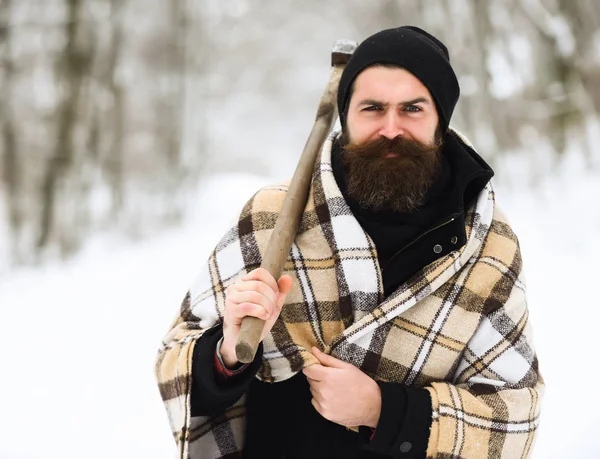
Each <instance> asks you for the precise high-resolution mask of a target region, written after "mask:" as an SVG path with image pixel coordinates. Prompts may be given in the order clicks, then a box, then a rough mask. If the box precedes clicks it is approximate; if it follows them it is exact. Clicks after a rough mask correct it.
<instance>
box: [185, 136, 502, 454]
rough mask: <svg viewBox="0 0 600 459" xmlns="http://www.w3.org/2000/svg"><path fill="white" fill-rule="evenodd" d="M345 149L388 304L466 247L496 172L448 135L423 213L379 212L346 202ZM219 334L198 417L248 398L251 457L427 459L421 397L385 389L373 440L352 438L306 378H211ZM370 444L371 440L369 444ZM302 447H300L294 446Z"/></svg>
mask: <svg viewBox="0 0 600 459" xmlns="http://www.w3.org/2000/svg"><path fill="white" fill-rule="evenodd" d="M340 155H341V147H340V146H339V145H338V144H335V145H334V148H333V150H332V166H333V173H334V176H335V178H336V181H337V182H338V185H339V187H340V189H341V191H342V193H343V194H344V196H345V198H346V200H347V202H348V204H349V205H350V207H351V209H352V211H353V213H354V215H355V216H356V218H357V220H358V221H359V223H360V224H361V225H362V226H363V228H364V229H365V231H366V232H367V233H368V234H369V236H370V237H371V238H372V239H373V242H374V243H375V246H376V247H377V251H378V256H379V261H380V264H381V267H382V276H383V284H384V291H385V295H386V296H388V295H389V294H390V293H392V292H393V291H394V290H395V289H396V288H397V287H398V286H400V285H401V284H402V283H403V282H405V281H407V280H408V279H409V278H410V277H411V276H412V275H414V274H415V273H417V272H418V271H419V270H420V269H421V268H423V267H424V266H426V265H427V264H429V263H431V262H433V261H434V260H436V259H437V258H439V257H442V256H444V255H446V254H448V253H449V252H451V251H453V250H456V249H458V248H460V247H462V246H463V245H464V244H465V243H466V233H465V228H464V214H465V209H466V207H467V205H468V204H470V202H471V201H472V200H473V199H474V198H475V197H476V196H477V195H478V194H479V192H480V191H481V189H482V188H483V187H484V186H485V184H486V183H487V182H488V181H489V180H490V178H491V177H492V175H493V172H492V170H491V169H490V167H489V166H488V165H487V164H486V163H485V162H484V161H483V160H482V159H481V158H480V157H479V156H478V155H477V154H476V153H475V152H474V151H473V150H472V149H470V148H469V147H466V146H465V145H464V144H463V143H462V142H459V141H458V139H457V138H456V137H455V136H454V134H449V135H447V136H446V139H445V144H444V150H443V167H442V173H441V175H440V178H439V180H438V181H437V184H436V186H434V187H432V189H431V190H430V192H429V194H428V196H427V203H426V204H425V206H424V208H422V209H420V211H419V212H417V213H416V214H397V213H396V214H390V213H381V212H379V213H375V212H373V211H371V210H369V209H363V208H361V207H360V205H358V203H357V202H355V201H354V200H352V199H351V198H349V197H348V196H347V193H346V180H345V171H344V167H343V162H342V160H341V156H340ZM221 336H222V328H221V325H220V324H218V325H216V326H215V327H213V328H212V329H210V330H208V331H207V332H206V333H205V334H204V335H203V336H202V337H201V338H200V339H199V340H198V342H197V343H196V346H195V348H194V356H193V371H192V373H193V383H192V398H191V403H192V416H200V415H211V416H216V415H218V414H220V413H222V412H223V411H224V410H225V409H226V408H228V407H229V406H231V405H232V404H233V403H235V402H236V401H237V400H238V399H239V398H240V397H241V396H242V395H243V394H244V393H246V394H247V413H246V415H247V417H246V420H247V427H246V444H245V456H244V457H245V458H264V459H269V458H277V459H280V458H286V459H296V458H298V459H307V458H309V459H335V458H344V459H353V458H356V459H359V458H360V459H376V458H382V457H393V458H407V459H408V458H424V457H425V450H426V448H427V442H428V439H429V428H430V426H431V399H430V396H429V392H428V391H426V390H425V389H420V388H412V387H408V386H406V385H404V384H401V383H379V386H380V389H381V395H382V410H381V416H380V419H379V423H378V426H377V429H376V430H375V433H374V435H373V432H372V431H371V429H369V428H366V427H360V431H359V433H358V434H357V433H355V432H353V431H350V430H348V429H346V428H345V427H343V426H340V425H338V424H335V423H333V422H330V421H328V420H326V419H325V418H323V417H322V416H321V415H320V414H319V413H318V412H317V411H316V410H315V409H314V408H313V406H312V404H311V394H310V391H309V385H308V382H307V380H306V377H305V376H304V375H303V374H302V373H298V374H297V375H296V376H294V377H293V378H291V379H289V380H287V381H283V382H279V383H276V384H269V383H264V382H261V381H259V380H258V379H256V378H255V375H256V373H257V372H258V370H259V368H260V365H261V361H262V346H261V347H260V348H259V350H258V352H257V355H256V358H255V360H254V362H252V363H251V364H250V365H249V367H248V368H246V369H245V370H244V371H243V372H241V373H240V374H238V375H235V376H233V377H230V378H229V379H227V380H223V379H222V378H220V377H219V376H218V375H217V374H216V373H215V369H214V356H215V350H216V344H217V342H218V341H219V339H220V338H221ZM371 437H372V438H371ZM299 438H302V439H306V440H305V441H303V442H302V443H300V444H299V442H298V439H299Z"/></svg>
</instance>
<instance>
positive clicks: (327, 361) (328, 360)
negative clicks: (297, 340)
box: [312, 346, 347, 368]
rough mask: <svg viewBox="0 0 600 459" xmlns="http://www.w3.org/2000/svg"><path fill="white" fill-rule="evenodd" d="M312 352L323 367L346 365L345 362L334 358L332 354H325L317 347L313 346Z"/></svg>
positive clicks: (341, 366) (342, 366)
mask: <svg viewBox="0 0 600 459" xmlns="http://www.w3.org/2000/svg"><path fill="white" fill-rule="evenodd" d="M312 353H313V355H314V356H315V357H316V358H317V359H318V360H319V362H321V365H323V366H324V367H330V368H344V367H345V366H346V365H347V363H346V362H344V361H343V360H340V359H336V358H335V357H333V356H332V355H329V354H325V353H324V352H322V351H321V350H320V349H319V348H317V347H314V346H313V348H312Z"/></svg>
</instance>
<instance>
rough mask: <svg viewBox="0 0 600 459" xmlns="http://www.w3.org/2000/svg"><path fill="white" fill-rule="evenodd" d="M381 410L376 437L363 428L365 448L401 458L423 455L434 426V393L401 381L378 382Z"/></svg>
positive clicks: (362, 436) (422, 456)
mask: <svg viewBox="0 0 600 459" xmlns="http://www.w3.org/2000/svg"><path fill="white" fill-rule="evenodd" d="M378 384H379V387H380V389H381V414H380V416H379V423H378V424H377V429H375V434H374V435H373V438H370V437H371V435H372V431H371V429H369V428H368V427H361V428H360V436H361V439H362V441H363V445H364V446H363V449H365V450H366V451H371V452H374V453H378V454H381V455H383V456H387V457H393V458H398V459H423V458H425V456H426V451H427V443H428V441H429V430H430V429H431V416H432V408H431V396H430V395H429V392H428V391H427V390H425V389H415V388H412V387H408V386H406V385H404V384H398V383H383V382H380V383H378Z"/></svg>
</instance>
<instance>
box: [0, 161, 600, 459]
mask: <svg viewBox="0 0 600 459" xmlns="http://www.w3.org/2000/svg"><path fill="white" fill-rule="evenodd" d="M269 182H272V180H269V179H267V178H260V177H256V176H248V175H218V176H215V177H213V178H212V179H211V180H210V181H208V182H207V183H206V184H205V185H204V186H203V187H202V189H201V190H200V192H199V194H198V197H197V200H196V203H195V206H194V212H195V213H194V216H193V217H192V218H190V220H189V221H188V222H187V223H186V224H185V225H184V226H182V227H181V228H178V229H174V230H171V231H168V232H166V233H164V234H162V235H160V236H157V237H155V238H151V239H148V240H146V241H144V242H140V243H138V244H132V245H125V244H119V243H118V242H115V241H114V239H113V238H111V237H110V236H107V237H104V238H103V237H98V238H97V239H96V240H95V241H94V242H93V243H92V244H90V246H89V247H88V248H87V249H86V250H85V251H84V252H83V253H82V254H80V255H79V256H77V257H76V258H74V259H72V260H71V261H70V262H68V263H66V264H62V265H48V266H46V267H45V268H43V269H31V270H18V271H16V272H14V273H13V274H12V275H11V276H10V277H8V278H5V279H3V280H2V281H0V305H2V310H1V312H2V320H1V321H0V336H1V337H2V339H3V341H4V343H5V352H4V356H3V358H2V379H1V385H2V393H3V394H4V400H3V402H2V407H1V410H0V458H3V459H33V458H36V459H37V458H39V459H41V458H63V459H69V458H73V459H79V458H81V457H86V458H88V459H94V458H98V459H100V458H108V457H110V458H123V459H125V458H131V457H144V458H146V459H154V458H156V459H158V458H165V457H172V456H173V454H174V447H173V444H172V440H171V437H170V430H169V427H168V424H167V418H166V416H165V413H164V412H163V406H162V403H161V401H160V397H159V394H158V391H157V388H156V385H155V383H154V376H153V360H154V357H155V350H156V348H157V346H158V343H159V341H160V339H161V337H162V335H163V333H165V331H166V328H167V327H168V324H169V322H170V320H171V319H172V318H173V315H174V313H175V312H176V311H177V308H178V306H179V303H180V300H181V298H182V296H183V294H184V293H185V291H186V289H187V288H188V286H189V284H190V283H191V281H192V278H193V277H194V275H195V273H196V271H197V270H198V267H199V265H200V264H201V263H202V262H203V261H204V259H205V258H206V257H207V255H208V252H209V251H210V250H211V249H212V246H213V245H214V243H215V242H216V241H217V239H218V238H219V237H220V235H221V233H222V232H223V230H224V229H225V228H226V227H227V226H228V225H229V223H230V222H231V219H232V217H233V214H234V213H235V212H234V209H239V208H240V207H241V205H243V202H244V201H245V199H246V198H247V197H249V196H250V194H251V193H253V192H254V191H255V190H256V189H257V188H258V187H260V186H262V185H264V184H266V183H269ZM599 193H600V176H599V174H598V173H597V172H594V173H592V172H586V171H583V170H581V171H580V172H579V174H578V175H577V176H574V175H567V176H564V177H563V176H557V177H555V178H553V179H549V180H546V181H544V182H543V183H540V184H539V185H538V187H537V188H536V189H518V190H513V191H510V192H509V191H504V190H502V189H500V190H498V191H497V194H498V196H497V200H498V203H499V205H501V206H502V207H503V208H504V209H505V211H506V212H507V213H508V215H509V218H510V220H511V222H512V224H513V226H514V228H515V230H516V231H517V234H518V235H519V237H520V240H521V244H522V250H523V256H524V260H525V269H526V273H527V278H528V284H529V304H530V310H531V320H532V323H533V327H534V333H535V334H534V337H535V342H536V345H537V348H538V355H539V359H540V364H541V370H542V373H543V376H544V378H545V380H546V384H547V392H546V397H545V402H544V405H543V414H542V416H543V417H542V423H541V427H540V431H539V436H538V439H537V445H536V449H535V454H534V456H533V457H534V458H536V459H550V458H557V459H558V458H561V459H562V458H566V457H568V458H582V459H583V458H589V459H593V458H598V457H600V445H599V444H598V438H597V437H598V433H599V429H598V421H597V413H598V411H599V410H600V401H599V397H598V395H597V393H596V391H595V389H594V387H595V386H594V384H595V382H596V381H597V378H598V376H600V373H599V371H598V367H597V363H594V362H598V357H597V350H596V349H597V339H596V338H597V336H598V323H599V321H600V311H599V306H600V304H599V303H598V298H597V294H595V292H597V287H596V286H597V282H598V274H599V273H598V265H597V263H598V262H597V260H598V259H599V258H600V237H599V232H598V230H599V229H600V208H599V206H597V205H596V206H595V205H593V197H595V196H598V194H599ZM217 195H218V196H219V199H215V196H217Z"/></svg>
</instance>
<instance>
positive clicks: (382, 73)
mask: <svg viewBox="0 0 600 459" xmlns="http://www.w3.org/2000/svg"><path fill="white" fill-rule="evenodd" d="M418 97H425V98H427V99H429V100H431V94H430V93H429V90H428V89H427V88H426V87H425V85H424V84H423V83H421V80H419V79H418V78H417V77H416V76H414V75H413V74H412V73H410V72H409V71H407V70H405V69H402V68H397V67H392V68H390V67H381V66H374V67H369V68H367V69H365V70H363V71H362V72H361V73H360V74H359V75H358V76H357V77H356V80H354V91H353V93H352V98H353V99H354V98H361V99H362V98H372V99H376V100H381V101H388V102H394V101H401V100H410V99H416V98H418Z"/></svg>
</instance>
